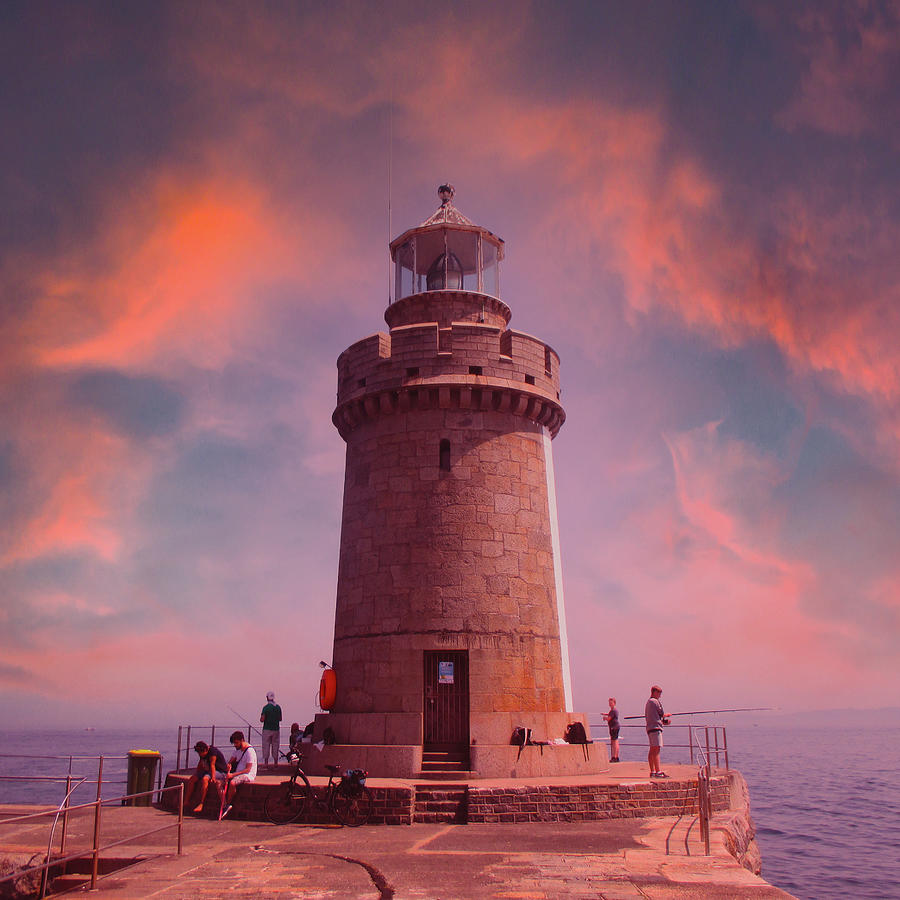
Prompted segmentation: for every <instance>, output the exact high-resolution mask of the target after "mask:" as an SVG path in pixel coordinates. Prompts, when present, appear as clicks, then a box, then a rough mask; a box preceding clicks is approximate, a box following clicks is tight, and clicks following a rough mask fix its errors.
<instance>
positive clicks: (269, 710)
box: [259, 691, 281, 766]
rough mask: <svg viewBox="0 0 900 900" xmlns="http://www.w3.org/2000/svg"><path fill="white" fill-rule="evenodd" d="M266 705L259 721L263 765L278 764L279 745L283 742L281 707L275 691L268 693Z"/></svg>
mask: <svg viewBox="0 0 900 900" xmlns="http://www.w3.org/2000/svg"><path fill="white" fill-rule="evenodd" d="M266 701H267V702H266V705H265V706H264V707H263V708H262V712H261V713H260V716H259V721H260V722H262V758H263V765H266V766H267V765H268V764H269V755H270V754H271V756H272V764H273V765H278V745H279V744H280V743H281V735H280V732H279V728H280V726H281V707H280V706H279V705H278V704H277V703H276V702H275V692H274V691H269V693H268V694H266Z"/></svg>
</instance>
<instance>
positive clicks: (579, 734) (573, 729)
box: [563, 722, 588, 744]
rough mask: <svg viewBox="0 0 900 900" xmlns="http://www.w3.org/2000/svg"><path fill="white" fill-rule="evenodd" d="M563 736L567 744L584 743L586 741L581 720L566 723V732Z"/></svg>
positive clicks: (585, 733)
mask: <svg viewBox="0 0 900 900" xmlns="http://www.w3.org/2000/svg"><path fill="white" fill-rule="evenodd" d="M563 737H564V739H565V741H566V743H569V744H586V743H587V742H588V739H587V732H586V731H585V730H584V723H583V722H570V723H569V724H568V725H566V733H565V735H563Z"/></svg>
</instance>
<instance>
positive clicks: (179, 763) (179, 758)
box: [175, 725, 184, 769]
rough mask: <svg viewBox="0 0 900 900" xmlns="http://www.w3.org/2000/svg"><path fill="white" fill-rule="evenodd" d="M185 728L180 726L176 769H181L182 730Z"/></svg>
mask: <svg viewBox="0 0 900 900" xmlns="http://www.w3.org/2000/svg"><path fill="white" fill-rule="evenodd" d="M182 728H184V726H183V725H179V726H178V749H177V750H176V751H175V768H176V769H178V768H180V767H181V729H182Z"/></svg>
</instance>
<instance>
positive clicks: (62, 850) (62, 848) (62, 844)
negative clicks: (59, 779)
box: [59, 773, 72, 856]
mask: <svg viewBox="0 0 900 900" xmlns="http://www.w3.org/2000/svg"><path fill="white" fill-rule="evenodd" d="M71 793H72V774H71V773H69V774H68V775H66V799H65V800H63V804H64V805H63V815H62V834H60V836H59V855H60V856H65V855H66V832H67V831H68V828H69V795H70V794H71Z"/></svg>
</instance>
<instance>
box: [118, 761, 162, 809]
mask: <svg viewBox="0 0 900 900" xmlns="http://www.w3.org/2000/svg"><path fill="white" fill-rule="evenodd" d="M160 759H162V755H161V754H160V753H159V752H157V751H156V750H129V751H128V790H127V791H126V793H127V794H140V793H143V792H144V791H152V790H153V788H154V787H156V767H157V765H158V764H159V761H160ZM152 799H153V798H152V797H151V796H149V795H148V796H146V797H134V798H131V799H129V800H125V801H123V805H125V806H150V805H151V803H150V801H151V800H152Z"/></svg>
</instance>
